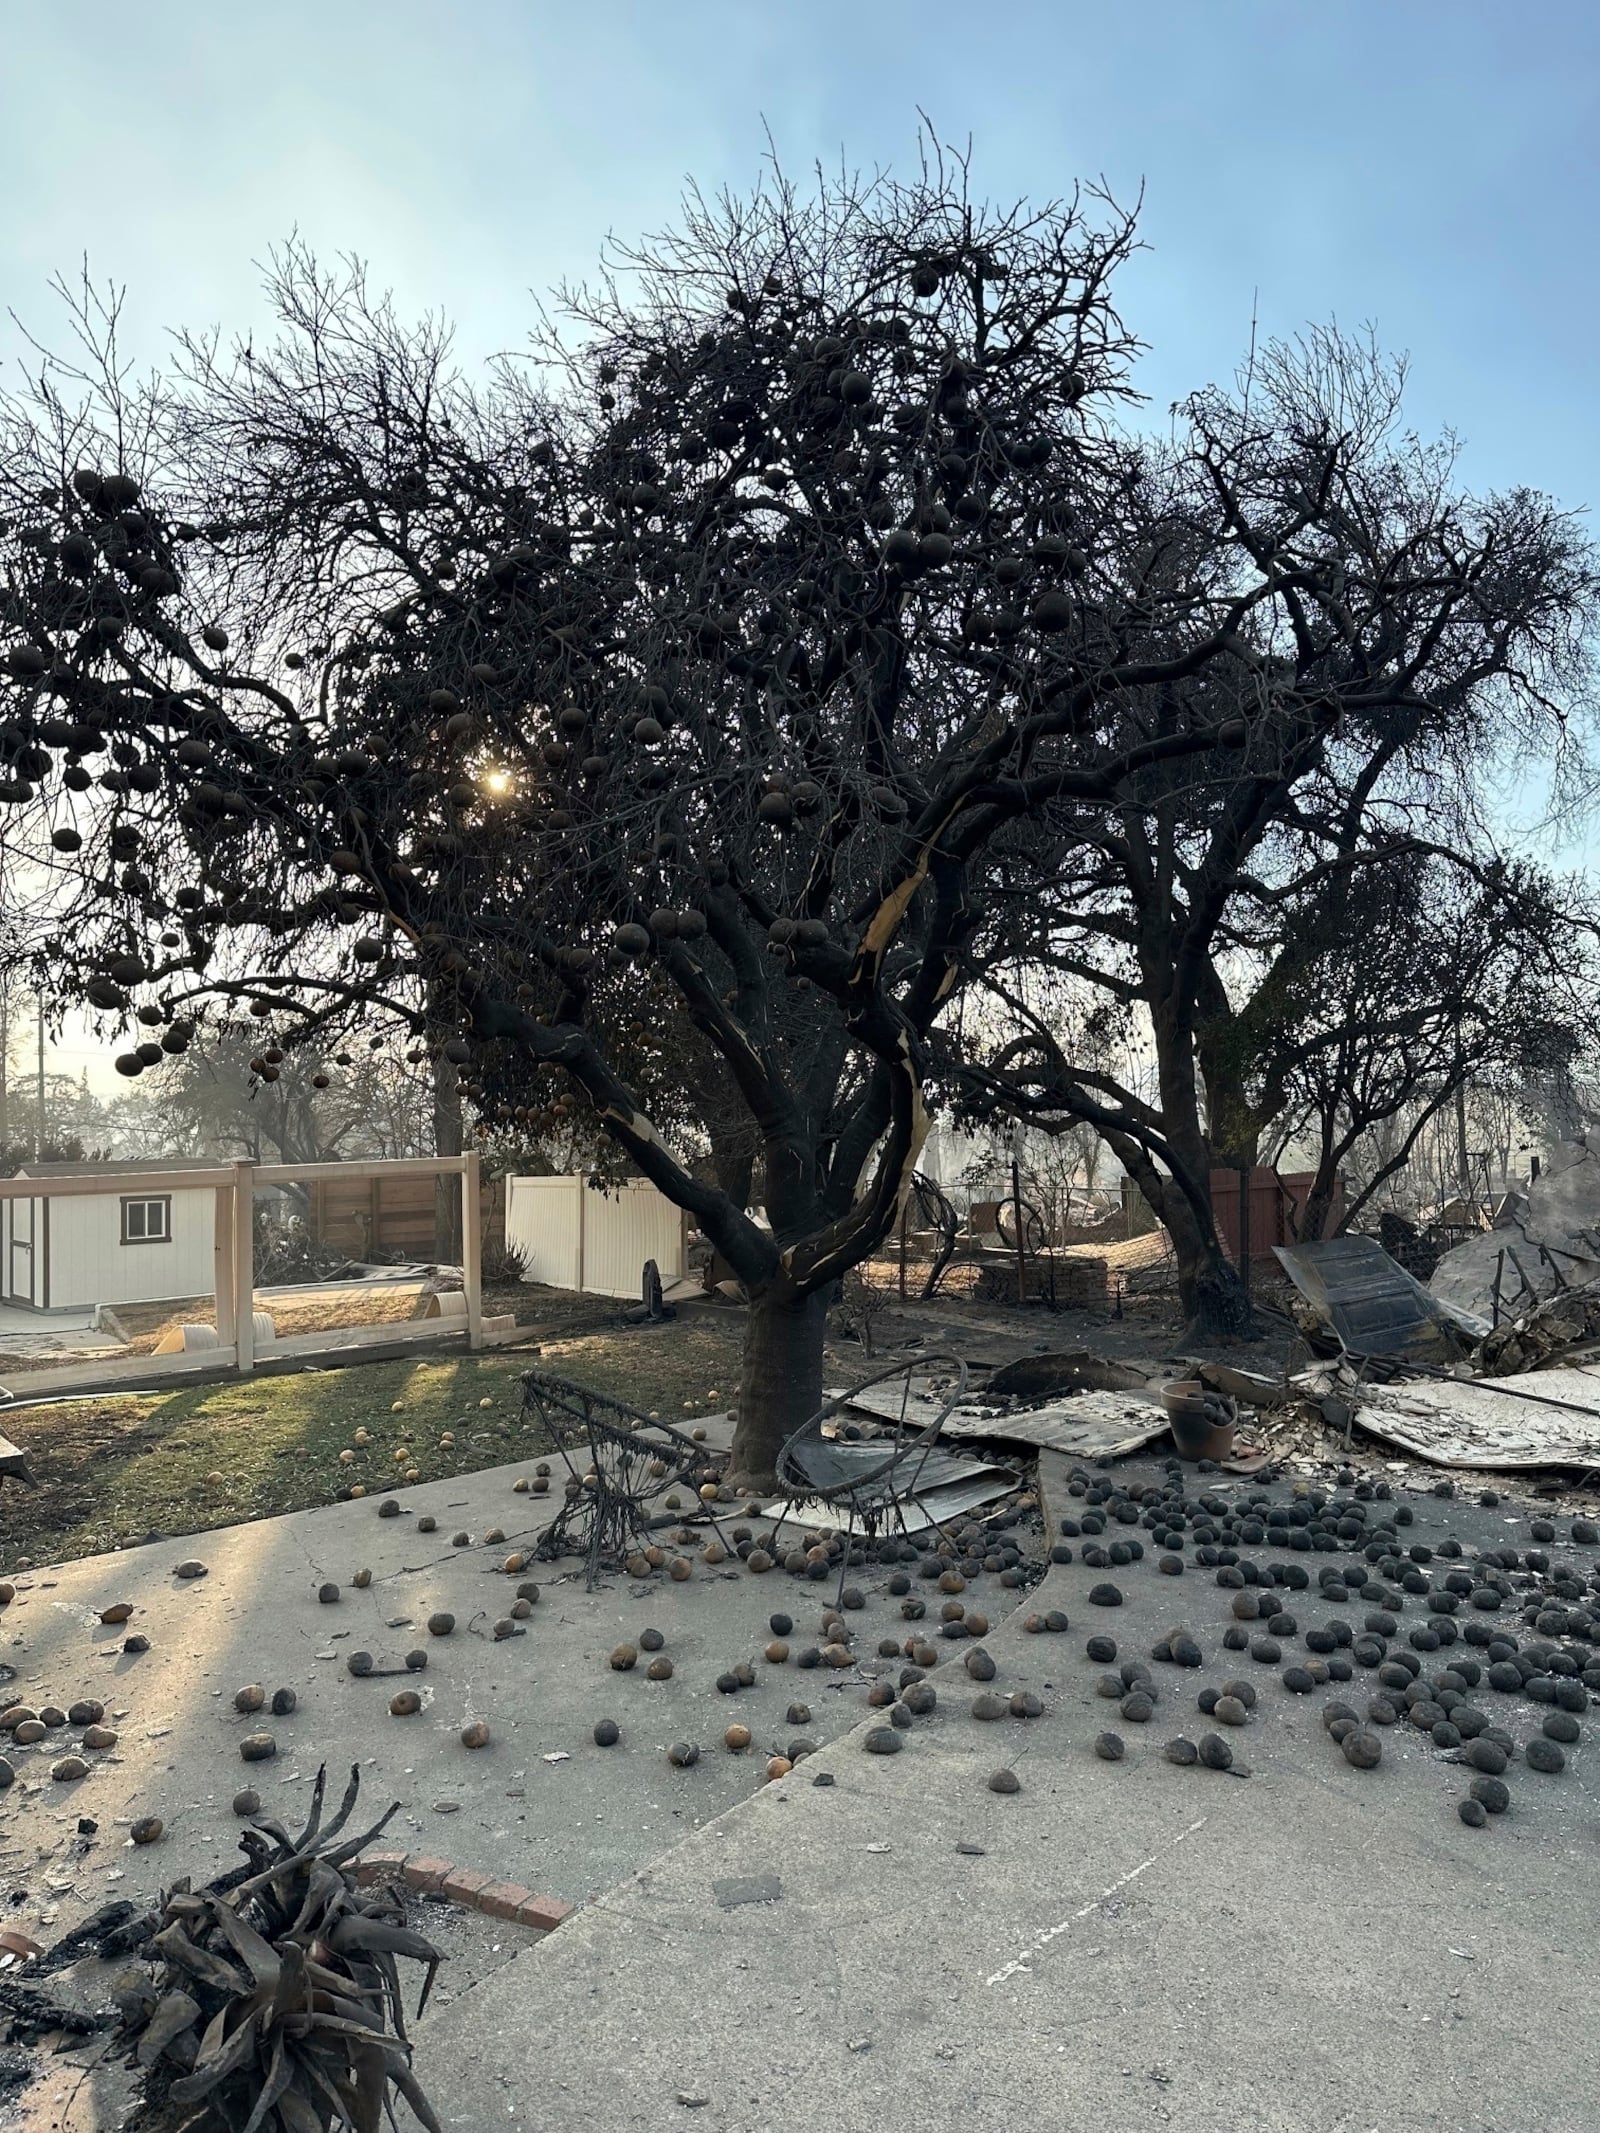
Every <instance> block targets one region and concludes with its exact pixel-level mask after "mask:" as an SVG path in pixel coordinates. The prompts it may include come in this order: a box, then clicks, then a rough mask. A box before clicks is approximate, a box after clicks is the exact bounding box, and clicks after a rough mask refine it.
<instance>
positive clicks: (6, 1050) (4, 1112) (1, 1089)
mask: <svg viewBox="0 0 1600 2133" xmlns="http://www.w3.org/2000/svg"><path fill="white" fill-rule="evenodd" d="M10 1145H11V988H10V986H9V985H7V984H6V982H5V980H4V979H3V978H0V1153H3V1152H4V1151H5V1150H6V1149H7V1148H9V1147H10Z"/></svg>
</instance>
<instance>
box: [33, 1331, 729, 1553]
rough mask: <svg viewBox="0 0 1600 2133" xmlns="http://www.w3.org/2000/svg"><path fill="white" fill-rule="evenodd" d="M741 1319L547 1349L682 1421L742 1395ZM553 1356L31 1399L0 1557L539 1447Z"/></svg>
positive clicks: (381, 1484) (611, 1335)
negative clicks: (533, 1399)
mask: <svg viewBox="0 0 1600 2133" xmlns="http://www.w3.org/2000/svg"><path fill="white" fill-rule="evenodd" d="M739 1331H740V1329H739V1328H738V1327H737V1326H728V1325H724V1324H720V1323H713V1324H711V1325H707V1326H701V1325H698V1324H694V1323H692V1322H691V1323H688V1324H684V1323H680V1324H677V1325H670V1326H663V1327H652V1328H638V1329H630V1330H626V1331H616V1330H612V1329H604V1330H601V1331H596V1332H592V1333H583V1334H578V1335H575V1336H574V1337H572V1338H570V1339H567V1340H561V1341H557V1342H554V1343H550V1344H548V1345H547V1346H546V1347H545V1349H544V1351H543V1356H542V1360H543V1362H544V1364H545V1365H546V1367H548V1368H550V1369H554V1370H557V1371H559V1372H561V1373H562V1374H563V1375H566V1376H577V1377H581V1378H584V1379H586V1380H588V1381H589V1382H591V1383H592V1384H593V1385H594V1386H595V1387H596V1389H597V1390H599V1391H603V1392H612V1393H616V1394H619V1395H620V1396H621V1397H623V1398H625V1399H627V1400H629V1401H630V1402H631V1403H632V1404H635V1405H641V1406H644V1407H646V1408H650V1407H655V1408H656V1409H658V1411H659V1412H660V1413H661V1414H662V1415H663V1416H664V1417H665V1418H667V1419H669V1420H681V1419H683V1418H684V1416H685V1415H691V1416H692V1415H693V1414H695V1413H705V1412H707V1411H709V1409H710V1408H711V1407H712V1406H714V1405H715V1404H717V1400H715V1399H713V1398H712V1395H713V1394H715V1395H717V1396H718V1398H719V1399H720V1400H722V1401H724V1402H725V1401H726V1399H727V1398H728V1397H729V1393H730V1390H731V1387H732V1385H733V1383H734V1382H735V1378H734V1372H735V1371H736V1369H737V1361H738V1356H737V1343H738V1336H739ZM540 1361H541V1357H540V1356H539V1355H537V1354H530V1353H504V1354H488V1355H481V1356H468V1355H461V1354H455V1355H442V1356H432V1357H421V1356H419V1357H403V1358H395V1359H389V1360H386V1361H381V1362H380V1361H372V1362H366V1361H362V1362H353V1363H350V1364H346V1365H341V1366H340V1367H338V1368H336V1369H326V1370H312V1369H307V1370H303V1371H299V1372H296V1373H294V1374H285V1375H282V1376H271V1377H267V1376H263V1377H257V1378H243V1379H231V1380H228V1381H226V1382H224V1383H222V1384H218V1385H207V1386H187V1387H184V1388H183V1389H182V1390H177V1391H173V1392H168V1393H152V1394H148V1395H145V1396H138V1395H134V1394H126V1395H125V1394H118V1395H115V1396H113V1397H108V1398H104V1399H98V1400H73V1401H63V1402H61V1403H59V1404H56V1405H53V1406H49V1407H34V1408H28V1409H25V1410H23V1411H22V1412H20V1413H19V1414H18V1415H17V1416H16V1417H15V1420H14V1422H13V1424H12V1425H11V1426H12V1429H13V1432H14V1433H15V1434H16V1435H17V1436H18V1438H19V1440H20V1441H22V1442H23V1444H24V1446H25V1449H26V1450H27V1452H28V1455H29V1461H30V1464H31V1465H32V1467H33V1470H34V1472H35V1474H36V1475H37V1476H38V1479H39V1487H38V1488H37V1489H35V1490H31V1491H30V1490H26V1489H22V1488H10V1487H7V1488H5V1489H3V1490H0V1565H7V1564H9V1565H10V1566H12V1567H15V1568H28V1567H31V1566H34V1565H37V1564H39V1563H42V1562H50V1561H57V1562H58V1561H62V1560H65V1559H66V1558H68V1557H71V1556H77V1555H92V1554H99V1553H103V1552H104V1551H106V1550H108V1549H113V1548H118V1547H126V1546H128V1545H129V1544H131V1543H136V1542H140V1541H143V1540H145V1539H147V1538H148V1537H149V1536H150V1535H152V1534H172V1535H176V1534H183V1533H200V1532H207V1531H210V1530H212V1529H213V1528H215V1527H218V1526H227V1525H233V1524H238V1523H242V1522H244V1521H247V1520H252V1519H259V1518H271V1517H274V1516H276V1515H278V1514H279V1513H281V1512H285V1511H298V1510H305V1509H308V1508H309V1507H310V1506H312V1505H314V1504H322V1503H328V1502H330V1501H332V1500H333V1499H335V1498H337V1497H338V1496H339V1495H341V1494H342V1493H343V1492H344V1491H346V1490H348V1489H350V1488H351V1487H352V1486H355V1487H360V1488H362V1489H363V1490H365V1491H366V1493H367V1494H369V1495H372V1496H382V1495H384V1494H386V1493H387V1492H389V1491H390V1490H392V1489H396V1488H402V1487H405V1486H406V1485H408V1483H411V1482H413V1481H416V1482H425V1481H439V1480H444V1479H447V1478H449V1477H450V1476H451V1475H454V1474H463V1473H471V1472H474V1471H476V1470H477V1469H478V1468H480V1467H486V1466H499V1465H502V1464H504V1463H505V1462H507V1461H509V1460H514V1459H517V1458H520V1457H523V1456H532V1455H533V1454H534V1453H535V1452H536V1451H537V1450H539V1449H540V1444H539V1442H538V1440H537V1439H536V1436H535V1433H534V1431H533V1429H532V1428H531V1426H530V1425H528V1424H525V1423H524V1421H523V1419H522V1412H521V1385H520V1383H519V1382H518V1380H519V1379H520V1377H521V1374H522V1373H523V1372H524V1371H526V1370H528V1369H529V1368H530V1367H536V1366H537V1365H538V1364H539V1362H540ZM485 1403H486V1404H485ZM358 1432H362V1433H364V1436H365V1441H364V1442H360V1441H358ZM446 1436H449V1437H451V1438H453V1440H454V1441H453V1442H450V1443H445V1442H442V1441H441V1440H442V1439H444V1438H445V1437H446ZM345 1452H348V1453H350V1454H351V1456H350V1457H349V1458H348V1459H342V1458H341V1456H340V1455H341V1454H342V1453H345Z"/></svg>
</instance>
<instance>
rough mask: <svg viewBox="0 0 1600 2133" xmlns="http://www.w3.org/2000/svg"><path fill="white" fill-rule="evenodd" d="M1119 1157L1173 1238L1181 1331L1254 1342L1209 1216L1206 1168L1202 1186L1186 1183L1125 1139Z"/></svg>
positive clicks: (1234, 1275) (1233, 1272)
mask: <svg viewBox="0 0 1600 2133" xmlns="http://www.w3.org/2000/svg"><path fill="white" fill-rule="evenodd" d="M1117 1153H1118V1155H1120V1157H1121V1159H1122V1162H1123V1166H1124V1168H1125V1169H1126V1170H1127V1171H1128V1172H1129V1174H1130V1176H1131V1177H1132V1178H1133V1181H1134V1183H1135V1184H1136V1185H1137V1186H1138V1188H1139V1190H1140V1191H1141V1192H1142V1193H1143V1194H1144V1197H1145V1199H1146V1201H1147V1202H1148V1203H1149V1205H1150V1207H1151V1209H1152V1211H1153V1212H1154V1214H1155V1216H1156V1218H1157V1219H1158V1221H1159V1222H1160V1223H1161V1226H1162V1228H1163V1229H1164V1230H1165V1231H1166V1233H1167V1235H1168V1236H1169V1237H1170V1238H1171V1239H1172V1250H1173V1255H1174V1257H1175V1258H1176V1260H1177V1263H1178V1297H1179V1301H1180V1302H1181V1304H1182V1306H1183V1315H1184V1321H1185V1327H1184V1330H1185V1333H1186V1334H1187V1336H1188V1338H1189V1339H1190V1340H1196V1341H1213V1340H1254V1339H1256V1337H1257V1331H1258V1329H1257V1327H1256V1323H1255V1319H1254V1317H1253V1315H1252V1313H1251V1310H1250V1298H1249V1296H1248V1295H1247V1293H1246V1291H1245V1286H1244V1283H1243V1282H1242V1281H1241V1280H1240V1279H1239V1274H1238V1270H1237V1269H1236V1268H1235V1266H1234V1265H1233V1262H1232V1261H1231V1260H1230V1259H1229V1257H1228V1255H1227V1253H1226V1252H1225V1251H1224V1250H1223V1248H1222V1240H1221V1238H1220V1237H1219V1236H1218V1235H1217V1228H1216V1223H1215V1221H1214V1220H1213V1217H1212V1213H1211V1195H1210V1192H1209V1190H1206V1189H1204V1188H1205V1187H1209V1185H1210V1173H1209V1170H1208V1171H1206V1172H1205V1173H1204V1184H1203V1185H1202V1184H1201V1182H1200V1181H1198V1180H1190V1181H1189V1189H1188V1190H1185V1185H1184V1182H1183V1181H1181V1180H1180V1179H1178V1178H1176V1177H1174V1176H1172V1175H1171V1174H1170V1173H1168V1172H1166V1171H1162V1170H1158V1169H1157V1168H1156V1166H1155V1164H1154V1163H1153V1162H1151V1160H1150V1158H1149V1157H1148V1156H1147V1155H1146V1154H1145V1153H1144V1152H1143V1150H1141V1149H1139V1148H1138V1147H1137V1146H1136V1145H1135V1144H1134V1143H1132V1142H1129V1141H1119V1143H1118V1146H1117Z"/></svg>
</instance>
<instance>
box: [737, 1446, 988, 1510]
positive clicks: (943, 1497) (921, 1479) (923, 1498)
mask: <svg viewBox="0 0 1600 2133" xmlns="http://www.w3.org/2000/svg"><path fill="white" fill-rule="evenodd" d="M884 1456H885V1444H884V1440H883V1439H882V1438H881V1437H879V1438H873V1439H871V1440H869V1441H868V1442H866V1443H863V1444H835V1445H834V1446H833V1447H832V1457H833V1462H834V1465H835V1467H836V1469H837V1477H838V1479H839V1480H840V1481H843V1480H844V1479H845V1478H846V1475H847V1472H848V1470H849V1468H850V1467H851V1466H852V1465H859V1466H861V1467H863V1468H865V1469H867V1470H869V1471H870V1470H871V1469H872V1468H873V1467H876V1466H879V1465H881V1464H882V1462H883V1459H884ZM895 1482H896V1490H897V1493H899V1494H900V1502H899V1508H898V1511H897V1514H896V1518H895V1523H896V1525H897V1526H899V1527H900V1528H902V1529H903V1530H904V1531H905V1532H907V1533H921V1532H925V1531H926V1530H927V1529H928V1528H929V1527H931V1526H938V1525H943V1524H945V1523H946V1522H947V1521H948V1520H950V1519H952V1518H955V1517H958V1516H959V1515H960V1514H961V1513H962V1512H963V1511H976V1510H977V1509H978V1508H979V1506H980V1505H982V1504H986V1503H998V1502H999V1501H1000V1499H1001V1497H1003V1496H1009V1495H1010V1494H1011V1493H1012V1491H1013V1490H1014V1489H1015V1488H1016V1487H1017V1477H1016V1475H1015V1474H1014V1473H1012V1472H1010V1471H1009V1470H1008V1469H1007V1468H1005V1467H999V1466H988V1465H985V1464H984V1463H983V1462H982V1461H980V1460H976V1459H963V1458H962V1457H961V1456H960V1454H959V1453H957V1452H948V1451H944V1450H941V1448H940V1447H939V1446H938V1445H934V1446H932V1447H931V1448H930V1449H929V1450H928V1451H927V1452H926V1453H917V1454H915V1455H913V1456H911V1457H908V1458H907V1459H906V1460H905V1461H904V1463H903V1465H902V1466H901V1467H900V1469H899V1470H898V1471H897V1473H896V1475H895ZM900 1492H904V1493H900ZM763 1511H764V1513H765V1515H766V1516H767V1517H770V1518H779V1519H781V1518H783V1517H784V1516H785V1515H788V1516H789V1517H791V1518H793V1519H794V1520H795V1522H796V1523H797V1524H799V1525H803V1526H808V1527H814V1528H817V1529H819V1530H821V1529H824V1528H826V1529H830V1530H833V1531H837V1532H840V1533H854V1532H855V1531H856V1530H857V1521H856V1519H855V1518H854V1516H853V1515H852V1513H851V1511H850V1507H849V1505H848V1504H819V1503H813V1502H809V1501H808V1502H806V1503H805V1504H804V1505H802V1507H801V1509H800V1510H799V1511H798V1512H796V1511H795V1508H794V1506H793V1505H792V1504H791V1503H790V1501H789V1499H788V1498H787V1497H779V1498H776V1499H774V1500H773V1501H772V1502H771V1503H769V1504H766V1505H764V1506H763Z"/></svg>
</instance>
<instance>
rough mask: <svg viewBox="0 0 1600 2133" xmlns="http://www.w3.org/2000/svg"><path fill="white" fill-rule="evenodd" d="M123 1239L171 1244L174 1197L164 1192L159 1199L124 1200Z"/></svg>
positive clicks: (132, 1242) (130, 1242) (125, 1242)
mask: <svg viewBox="0 0 1600 2133" xmlns="http://www.w3.org/2000/svg"><path fill="white" fill-rule="evenodd" d="M122 1241H123V1243H124V1244H170V1243H171V1242H172V1197H171V1195H170V1194H169V1193H163V1194H162V1195H161V1197H160V1198H159V1199H152V1200H124V1201H123V1203H122Z"/></svg>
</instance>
